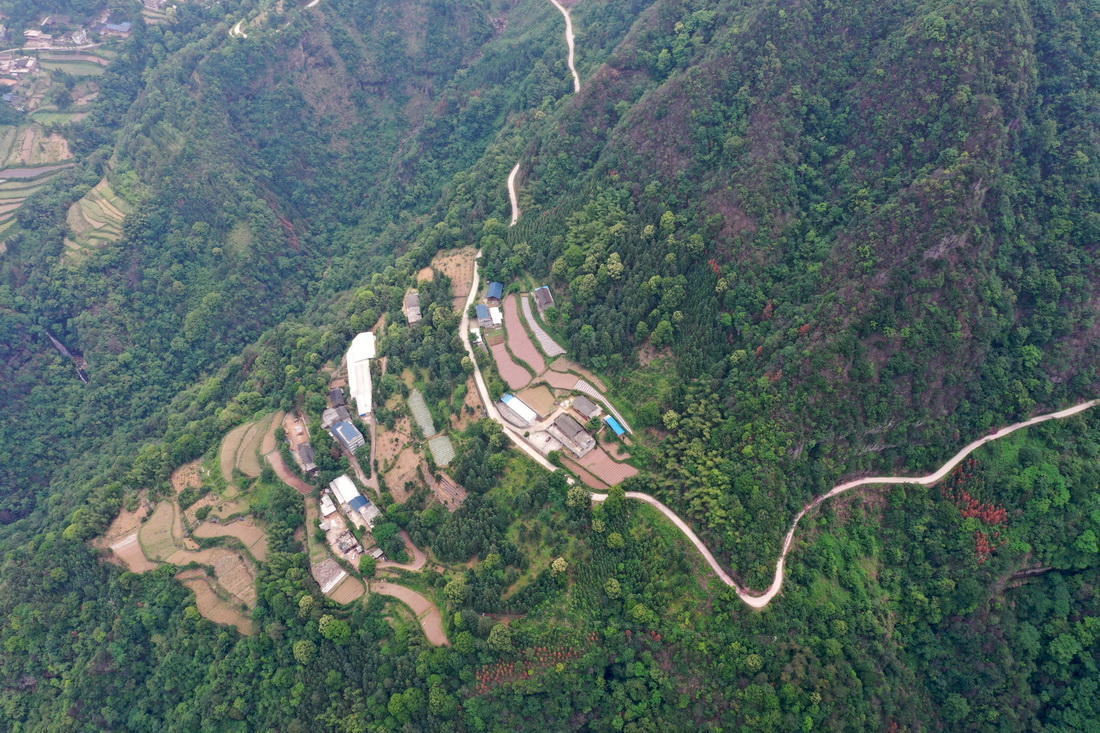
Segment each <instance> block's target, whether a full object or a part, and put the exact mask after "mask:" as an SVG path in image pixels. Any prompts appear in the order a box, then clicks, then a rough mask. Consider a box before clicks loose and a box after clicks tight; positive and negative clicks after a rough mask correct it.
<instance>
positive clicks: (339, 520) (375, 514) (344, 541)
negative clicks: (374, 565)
mask: <svg viewBox="0 0 1100 733" xmlns="http://www.w3.org/2000/svg"><path fill="white" fill-rule="evenodd" d="M381 516H382V511H381V510H380V509H379V508H378V507H377V506H375V505H374V504H373V503H371V501H370V499H367V498H366V497H365V496H363V495H362V494H360V493H359V490H358V489H356V488H355V484H354V482H352V480H351V479H350V478H349V477H348V476H347V475H346V474H345V475H342V476H338V477H337V478H336V479H335V480H334V481H333V482H332V483H330V484H329V485H328V488H327V489H325V490H324V491H323V492H322V493H321V530H322V531H324V532H326V533H329V532H330V531H331V530H335V533H334V534H333V535H330V536H329V542H330V543H331V544H332V547H333V550H336V551H337V552H339V553H340V554H341V555H343V556H344V558H345V559H347V560H349V561H350V562H356V561H357V560H358V558H359V557H360V556H361V555H363V554H364V552H365V551H364V549H363V545H362V544H360V542H359V540H357V539H356V538H355V535H354V534H353V533H352V532H351V530H350V529H348V527H347V524H346V522H345V518H346V521H347V522H351V523H352V524H354V525H355V526H357V527H362V528H363V529H366V530H368V531H369V530H371V529H373V528H374V525H375V523H377V522H378V519H379V518H380V517H381ZM369 554H370V555H371V557H373V558H375V559H376V560H377V559H382V558H383V557H384V554H383V552H382V550H381V549H380V548H377V547H376V548H374V549H373V550H371V551H370V553H369Z"/></svg>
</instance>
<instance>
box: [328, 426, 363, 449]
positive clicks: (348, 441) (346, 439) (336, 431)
mask: <svg viewBox="0 0 1100 733" xmlns="http://www.w3.org/2000/svg"><path fill="white" fill-rule="evenodd" d="M332 433H333V435H334V436H335V437H336V439H337V440H338V441H340V445H342V446H344V448H346V449H347V451H348V453H351V454H353V455H354V454H355V451H357V450H359V449H360V448H362V447H363V446H364V445H366V444H367V441H366V440H364V438H363V434H362V433H360V432H359V429H358V428H356V427H355V426H354V425H352V424H351V423H350V422H338V423H336V424H335V425H333V426H332Z"/></svg>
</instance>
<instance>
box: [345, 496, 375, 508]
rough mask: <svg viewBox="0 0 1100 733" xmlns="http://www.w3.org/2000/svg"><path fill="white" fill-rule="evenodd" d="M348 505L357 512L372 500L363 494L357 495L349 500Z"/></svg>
mask: <svg viewBox="0 0 1100 733" xmlns="http://www.w3.org/2000/svg"><path fill="white" fill-rule="evenodd" d="M348 506H349V507H351V510H352V511H353V512H357V511H359V510H360V509H362V508H363V507H365V506H370V502H369V501H367V500H366V499H365V498H364V497H362V496H357V497H355V498H354V499H352V500H351V501H349V502H348Z"/></svg>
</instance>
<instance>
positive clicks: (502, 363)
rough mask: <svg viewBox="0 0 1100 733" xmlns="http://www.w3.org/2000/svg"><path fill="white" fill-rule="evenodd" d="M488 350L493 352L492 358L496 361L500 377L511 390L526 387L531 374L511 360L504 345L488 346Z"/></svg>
mask: <svg viewBox="0 0 1100 733" xmlns="http://www.w3.org/2000/svg"><path fill="white" fill-rule="evenodd" d="M489 349H490V350H491V351H492V352H493V358H494V359H496V362H497V369H498V370H500V376H501V377H503V378H504V381H505V382H507V383H508V386H509V387H510V388H511V389H523V388H524V387H526V386H527V383H528V382H530V381H531V374H530V373H529V372H528V371H527V370H526V369H524V368H523V367H521V366H520V365H519V364H517V363H516V362H515V361H514V360H513V359H512V355H511V354H509V353H508V350H507V349H506V348H505V346H504V344H497V345H495V346H490V347H489Z"/></svg>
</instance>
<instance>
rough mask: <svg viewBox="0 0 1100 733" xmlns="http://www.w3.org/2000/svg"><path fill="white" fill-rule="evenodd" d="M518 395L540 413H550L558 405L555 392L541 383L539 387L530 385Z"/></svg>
mask: <svg viewBox="0 0 1100 733" xmlns="http://www.w3.org/2000/svg"><path fill="white" fill-rule="evenodd" d="M517 396H518V397H519V398H520V399H521V400H523V401H524V402H525V403H526V404H527V406H528V407H530V408H531V409H532V410H534V411H535V412H537V413H538V414H540V415H549V414H550V413H552V412H553V411H554V408H555V407H557V405H556V404H555V401H554V393H553V392H551V391H550V390H549V389H547V388H546V387H544V386H542V385H541V384H540V385H539V386H537V387H528V388H527V389H525V390H523V391H522V392H520V393H519V394H518V395H517Z"/></svg>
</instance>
